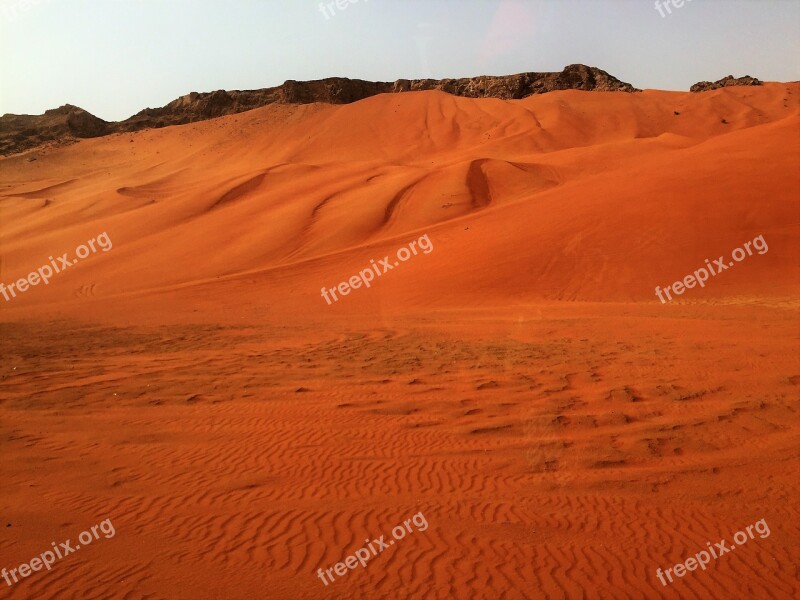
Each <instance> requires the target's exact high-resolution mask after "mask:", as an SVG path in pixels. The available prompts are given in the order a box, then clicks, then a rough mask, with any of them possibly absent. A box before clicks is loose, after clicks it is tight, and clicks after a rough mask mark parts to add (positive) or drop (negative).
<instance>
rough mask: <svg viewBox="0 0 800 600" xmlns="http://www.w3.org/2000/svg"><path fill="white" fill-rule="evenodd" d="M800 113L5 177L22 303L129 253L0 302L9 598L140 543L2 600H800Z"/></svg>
mask: <svg viewBox="0 0 800 600" xmlns="http://www.w3.org/2000/svg"><path fill="white" fill-rule="evenodd" d="M799 99H800V85H798V84H778V83H772V84H767V85H765V86H763V87H761V88H728V89H723V90H719V91H715V92H708V93H703V94H690V93H679V92H661V91H650V90H648V91H645V92H643V93H640V94H623V93H595V92H591V93H585V92H574V91H566V92H555V93H551V94H546V95H542V96H538V97H532V98H529V99H526V100H521V101H508V102H505V101H500V100H493V99H483V100H471V99H465V98H454V97H451V96H447V95H445V94H441V93H437V92H422V93H410V94H401V95H385V96H377V97H374V98H370V99H367V100H364V101H361V102H358V103H355V104H351V105H344V106H327V105H309V106H269V107H265V108H262V109H258V110H255V111H251V112H248V113H242V114H239V115H234V116H228V117H223V118H220V119H215V120H211V121H206V122H202V123H196V124H191V125H184V126H180V127H171V128H165V129H160V130H151V131H145V132H139V133H136V134H125V135H115V136H111V137H107V138H100V139H94V140H83V141H81V142H79V143H77V144H74V145H71V146H68V147H60V148H58V147H53V148H48V149H45V150H39V151H35V152H33V153H27V154H24V155H20V156H16V157H10V158H5V159H2V160H0V261H1V262H0V281H2V282H4V283H5V284H8V283H10V282H13V281H16V280H17V279H19V278H20V277H25V276H27V274H28V272H30V271H34V270H36V269H37V268H39V267H40V266H41V265H44V264H46V263H48V261H49V256H58V255H61V254H62V253H63V252H68V253H70V255H72V256H73V257H74V253H75V249H76V247H77V246H78V245H80V244H82V243H84V242H86V241H87V240H89V239H92V238H95V237H96V236H98V235H99V234H101V233H103V232H105V233H106V234H107V236H108V238H109V239H110V240H111V241H113V248H110V249H109V250H108V251H98V252H96V253H93V254H90V255H89V256H88V257H86V258H85V259H83V260H81V261H79V262H78V263H76V264H75V265H73V266H72V267H70V268H69V270H65V271H64V272H62V273H59V274H56V275H54V276H53V277H52V280H51V281H50V282H49V284H48V285H46V286H45V285H42V284H40V285H37V286H32V287H30V288H29V289H28V290H27V291H25V292H24V293H20V294H18V296H17V297H14V298H12V299H11V300H9V301H5V300H4V299H3V298H0V336H1V338H0V381H1V383H0V481H1V482H2V488H1V489H2V494H0V532H2V533H1V534H0V568H6V569H9V570H10V569H13V568H18V566H19V565H20V564H22V563H26V562H29V561H30V559H31V558H33V557H35V556H38V555H40V554H41V553H42V552H44V551H46V550H50V549H51V542H56V543H58V542H62V541H65V540H67V539H71V540H72V542H73V544H74V543H75V542H76V540H77V537H78V534H79V533H80V532H81V531H84V530H87V529H88V528H89V527H91V526H92V525H95V524H97V523H100V522H101V521H103V520H105V519H110V520H111V521H112V522H113V525H114V528H115V535H113V537H109V538H104V537H100V539H96V540H94V541H93V542H92V543H91V544H90V545H87V546H86V547H82V548H81V549H80V550H76V552H74V553H73V554H70V555H69V556H65V557H64V558H63V559H61V560H58V561H57V562H55V564H54V565H53V566H52V570H50V571H44V570H42V571H38V572H34V573H32V574H31V575H30V576H29V577H27V578H24V579H21V580H20V581H19V583H16V584H14V585H13V586H7V585H6V584H5V583H4V582H3V580H2V579H0V597H3V598H6V597H7V598H11V599H15V600H16V599H22V598H37V599H38V598H76V599H77V598H80V599H88V598H119V599H126V600H134V599H149V600H155V599H161V598H163V599H175V598H178V599H183V598H185V599H200V598H232V599H239V598H242V599H249V598H280V599H283V598H286V599H295V598H296V599H308V598H337V599H338V598H343V599H344V598H353V599H356V598H359V599H360V598H441V599H445V598H448V599H449V598H465V599H467V598H469V599H471V598H487V599H512V598H520V599H522V598H553V599H555V598H586V599H595V598H598V599H599V598H634V599H638V598H697V599H703V600H705V599H709V598H713V599H729V598H730V599H738V598H755V599H760V598H779V599H783V598H786V599H788V598H794V597H797V596H798V594H800V581H798V576H797V570H796V565H797V563H798V559H800V550H799V547H800V544H799V543H798V542H800V514H798V513H800V510H799V509H800V506H799V505H798V501H797V497H798V491H800V489H799V488H800V480H799V479H798V462H799V461H798V454H799V453H798V444H797V440H798V433H799V431H798V430H800V422H799V421H798V410H799V408H798V386H799V385H800V352H798V349H800V339H798V338H799V336H800V318H799V317H798V308H799V307H800V300H799V298H800V295H799V294H800V258H799V257H800V136H798V131H799V130H800V107H799V106H798V100H799ZM723 121H724V122H723ZM32 158H36V160H31V159H32ZM424 235H427V236H428V239H429V241H430V243H431V245H432V250H431V251H430V252H429V253H420V254H418V255H416V256H413V257H411V258H410V259H408V261H407V262H404V263H402V264H400V265H398V266H396V267H395V268H394V269H393V270H392V271H391V272H387V273H384V274H383V275H381V276H380V277H378V278H376V279H375V280H374V281H373V283H372V286H371V287H370V288H369V289H366V288H364V287H362V288H360V289H357V290H355V289H354V290H352V291H351V293H350V295H348V296H346V297H342V298H340V300H339V301H338V302H335V303H333V304H331V305H328V304H327V303H326V301H325V300H324V299H323V298H322V297H321V294H320V288H321V287H322V286H325V287H327V288H332V287H334V286H336V285H337V284H338V283H339V282H341V281H346V280H348V279H349V278H350V277H351V276H353V275H355V274H356V273H358V272H359V271H361V270H362V269H365V268H369V265H370V259H375V261H376V262H377V261H378V260H379V259H382V258H383V257H384V256H390V257H392V256H394V255H395V252H396V251H397V249H398V248H401V247H403V246H406V245H407V244H408V243H409V242H410V241H413V240H417V239H419V238H421V236H424ZM758 235H762V236H763V239H764V240H766V242H767V243H768V245H769V250H768V251H767V252H765V253H763V254H758V253H755V254H753V255H752V256H748V257H746V258H745V259H744V260H742V261H741V262H739V263H736V264H735V265H733V266H732V267H730V268H729V269H728V270H726V271H724V272H722V273H720V274H719V275H718V276H716V277H713V278H711V279H710V280H709V281H708V282H707V284H706V286H705V287H704V288H702V289H700V288H697V287H696V288H694V289H691V290H686V292H685V293H684V294H683V295H682V296H680V297H677V298H675V300H673V301H672V302H669V303H666V304H662V303H661V302H659V301H658V299H657V298H656V297H655V294H654V289H655V287H656V286H661V287H662V288H664V287H666V286H668V285H670V284H671V283H672V282H673V281H677V280H680V279H683V278H684V277H685V276H686V275H688V274H691V273H692V272H693V271H695V270H696V269H697V268H698V267H702V266H703V265H704V260H705V259H707V258H708V259H711V260H713V259H716V258H717V257H718V256H724V257H729V256H730V255H731V251H732V250H733V249H735V248H737V247H741V246H742V245H743V244H744V243H745V242H747V241H749V240H753V239H754V238H755V237H756V236H758ZM725 260H726V261H727V260H728V259H727V258H726V259H725ZM420 512H421V513H423V514H424V517H425V520H426V522H427V524H428V526H427V528H426V529H425V530H424V531H421V530H420V531H414V532H413V533H410V534H408V535H406V537H405V538H403V539H402V540H398V541H397V542H396V543H395V544H394V545H392V546H391V547H390V548H388V549H387V550H385V551H383V552H381V553H380V554H378V555H377V556H375V557H374V558H372V559H371V560H370V561H369V562H368V563H367V566H366V567H365V568H362V567H360V566H359V567H357V568H356V569H354V570H352V571H348V572H347V574H346V575H344V576H341V577H337V578H336V580H335V581H334V582H332V583H330V584H329V585H327V586H326V585H324V584H323V583H322V582H321V581H320V579H319V578H318V577H317V569H319V568H322V569H323V570H324V569H328V568H331V567H333V566H334V565H335V564H336V563H338V562H339V561H343V560H344V559H345V558H346V557H347V556H348V555H351V554H353V553H354V552H355V551H356V550H357V549H359V548H361V547H362V546H364V545H365V539H367V538H369V539H374V538H378V537H379V536H380V535H385V536H386V537H387V540H388V539H391V538H390V535H389V534H390V531H391V530H392V528H393V527H395V526H396V525H398V524H401V523H403V521H405V520H407V519H409V518H411V516H412V515H414V514H417V513H420ZM762 519H763V520H765V521H766V523H767V524H768V526H769V531H770V534H769V535H768V536H764V537H761V536H759V535H758V534H756V535H755V537H754V539H749V540H748V541H747V542H746V543H745V544H741V545H738V544H737V545H736V548H735V549H734V550H732V551H731V552H729V553H726V554H725V555H724V556H720V557H719V558H718V559H716V560H712V561H711V562H710V564H709V565H708V566H707V568H706V570H699V569H698V570H695V571H693V572H688V573H686V574H685V575H684V576H683V577H681V578H675V581H674V582H673V583H671V584H669V585H667V586H663V585H662V584H661V583H660V582H659V579H658V578H657V576H656V569H658V568H661V569H662V570H663V569H667V568H671V567H673V566H674V565H675V564H676V563H679V562H683V561H685V560H686V558H687V557H691V556H695V555H696V553H698V552H700V551H702V550H706V549H707V543H708V542H711V543H712V544H714V543H715V542H719V541H720V540H723V539H724V540H727V541H728V545H729V546H730V545H731V540H732V539H733V536H734V534H735V533H736V532H737V531H740V530H744V529H745V528H746V526H748V525H752V524H754V523H756V522H757V521H760V520H762Z"/></svg>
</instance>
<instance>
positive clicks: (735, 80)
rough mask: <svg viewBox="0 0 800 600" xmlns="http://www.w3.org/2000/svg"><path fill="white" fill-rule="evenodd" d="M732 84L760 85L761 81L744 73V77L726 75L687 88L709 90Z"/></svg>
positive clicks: (697, 90)
mask: <svg viewBox="0 0 800 600" xmlns="http://www.w3.org/2000/svg"><path fill="white" fill-rule="evenodd" d="M734 85H761V82H760V81H759V80H758V79H756V78H755V77H750V75H745V76H744V77H734V76H733V75H728V76H727V77H723V78H722V79H720V80H718V81H700V82H698V83H695V84H694V85H693V86H692V87H690V88H689V91H690V92H709V91H711V90H718V89H719V88H724V87H731V86H734Z"/></svg>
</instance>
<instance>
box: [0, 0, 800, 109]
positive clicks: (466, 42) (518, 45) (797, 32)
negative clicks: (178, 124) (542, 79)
mask: <svg viewBox="0 0 800 600" xmlns="http://www.w3.org/2000/svg"><path fill="white" fill-rule="evenodd" d="M339 1H340V3H342V4H344V0H339ZM334 6H335V5H334ZM346 6H347V7H346V8H345V9H344V10H340V9H338V8H335V9H334V10H335V13H334V14H331V13H330V11H329V10H328V11H327V17H328V18H327V19H326V17H325V15H323V13H322V11H320V9H319V0H0V114H3V113H8V112H12V113H27V114H39V113H41V112H43V111H44V110H46V109H48V108H54V107H57V106H60V105H62V104H65V103H70V104H75V105H78V106H81V107H82V108H85V109H86V110H88V111H89V112H91V113H93V114H95V115H97V116H99V117H101V118H103V119H106V120H119V119H124V118H126V117H128V116H130V115H132V114H133V113H135V112H138V111H139V110H141V109H142V108H145V107H156V106H162V105H164V104H166V103H167V102H169V101H171V100H173V99H175V98H177V97H178V96H181V95H183V94H186V93H188V92H191V91H211V90H216V89H253V88H262V87H270V86H274V85H279V84H281V83H283V81H285V80H286V79H296V80H306V79H320V78H323V77H331V76H345V77H358V78H361V79H368V80H380V81H393V80H395V79H398V78H401V77H405V78H417V77H434V78H442V77H466V76H473V75H503V74H511V73H518V72H522V71H560V70H561V69H562V68H563V67H564V66H565V65H567V64H571V63H585V64H588V65H593V66H597V67H600V68H601V69H605V70H606V71H608V72H609V73H611V74H612V75H615V76H617V77H619V78H620V79H622V80H624V81H627V82H629V83H632V84H633V85H636V86H638V87H642V88H659V89H674V90H686V89H688V88H689V86H690V85H691V84H692V83H695V82H696V81H699V80H709V79H719V78H720V77H723V76H724V75H728V74H733V75H737V76H739V75H745V74H748V75H752V76H754V77H759V78H761V79H764V80H768V81H776V80H777V81H789V80H798V79H800V1H798V0H691V1H689V0H687V1H686V2H685V4H683V6H681V7H680V8H674V7H672V8H671V10H672V14H670V15H665V16H664V17H662V16H660V14H659V11H657V10H656V8H655V6H654V0H359V1H358V2H357V3H356V4H347V5H346ZM663 12H665V13H666V11H663Z"/></svg>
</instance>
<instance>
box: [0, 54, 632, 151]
mask: <svg viewBox="0 0 800 600" xmlns="http://www.w3.org/2000/svg"><path fill="white" fill-rule="evenodd" d="M423 90H440V91H442V92H446V93H448V94H453V95H455V96H464V97H467V98H501V99H504V100H509V99H519V98H525V97H527V96H531V95H533V94H543V93H545V92H552V91H556V90H584V91H599V92H613V91H620V92H637V91H640V90H637V89H636V88H634V87H633V86H632V85H630V84H629V83H625V82H623V81H620V80H619V79H617V78H616V77H613V76H611V75H609V74H608V73H606V72H605V71H603V70H601V69H597V68H595V67H587V66H585V65H569V66H568V67H566V68H565V69H564V70H563V71H561V72H560V73H519V74H517V75H507V76H497V77H496V76H482V77H469V78H464V79H442V80H436V79H412V80H409V79H399V80H397V81H395V82H393V83H388V82H380V81H378V82H373V81H363V80H361V79H347V78H344V77H330V78H327V79H320V80H317V81H292V80H289V81H286V82H285V83H284V84H283V85H280V86H278V87H273V88H265V89H260V90H244V91H240V90H232V91H225V90H217V91H216V92H206V93H198V92H192V93H191V94H187V95H186V96H181V97H180V98H178V99H176V100H173V101H172V102H170V103H169V104H167V105H166V106H162V107H161V108H146V109H144V110H143V111H141V112H138V113H136V114H135V115H133V116H132V117H130V118H128V119H125V120H124V121H120V122H118V123H107V122H106V121H103V120H102V119H98V118H97V117H94V116H93V115H91V114H89V113H88V112H86V111H85V110H82V109H80V108H78V107H75V106H70V105H65V106H62V107H61V108H57V109H54V110H49V111H47V112H46V113H45V114H44V115H38V116H30V115H3V116H2V117H0V154H12V153H15V152H21V151H23V150H27V149H29V148H33V147H35V146H39V145H41V144H44V143H47V142H68V141H72V140H74V139H75V138H86V137H97V136H101V135H107V134H109V133H116V132H130V131H140V130H142V129H152V128H157V127H166V126H169V125H183V124H185V123H192V122H195V121H204V120H206V119H213V118H215V117H221V116H223V115H230V114H235V113H240V112H244V111H247V110H252V109H254V108H259V107H261V106H265V105H267V104H273V103H280V104H310V103H312V102H324V103H328V104H349V103H351V102H357V101H358V100H363V99H364V98H369V97H370V96H375V95H377V94H392V93H395V94H396V93H402V92H415V91H423Z"/></svg>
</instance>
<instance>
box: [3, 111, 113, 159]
mask: <svg viewBox="0 0 800 600" xmlns="http://www.w3.org/2000/svg"><path fill="white" fill-rule="evenodd" d="M112 127H113V125H112V124H111V123H107V122H106V121H103V120H102V119H98V118H97V117H95V116H94V115H92V114H91V113H88V112H86V111H85V110H83V109H82V108H78V107H77V106H72V105H71V104H65V105H64V106H62V107H60V108H53V109H51V110H48V111H46V112H45V113H44V114H43V115H36V116H31V115H3V116H2V117H0V154H11V153H14V152H20V151H22V150H26V149H28V148H33V147H34V146H39V145H41V144H45V143H47V142H52V141H61V140H74V139H77V138H91V137H98V136H101V135H106V134H108V133H111V132H112Z"/></svg>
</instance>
